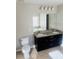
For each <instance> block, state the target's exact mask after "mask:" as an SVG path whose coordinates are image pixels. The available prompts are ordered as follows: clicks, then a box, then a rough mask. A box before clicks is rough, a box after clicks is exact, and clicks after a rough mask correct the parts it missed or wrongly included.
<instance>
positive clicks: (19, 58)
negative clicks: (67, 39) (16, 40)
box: [16, 46, 63, 59]
mask: <svg viewBox="0 0 79 59" xmlns="http://www.w3.org/2000/svg"><path fill="white" fill-rule="evenodd" d="M55 50H59V51H60V52H61V53H62V54H63V47H62V46H58V47H54V48H50V49H46V50H43V51H40V52H38V55H37V59H49V56H48V53H49V52H51V51H55ZM16 59H24V57H23V54H22V53H21V52H18V53H16Z"/></svg>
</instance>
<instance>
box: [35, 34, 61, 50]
mask: <svg viewBox="0 0 79 59" xmlns="http://www.w3.org/2000/svg"><path fill="white" fill-rule="evenodd" d="M34 38H35V39H34V40H35V45H36V49H37V51H41V50H44V49H48V48H51V47H55V46H59V45H60V44H61V43H62V34H58V35H51V36H46V37H40V38H37V37H36V36H35V37H34Z"/></svg>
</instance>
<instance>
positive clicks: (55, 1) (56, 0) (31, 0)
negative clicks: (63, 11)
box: [18, 0, 63, 5]
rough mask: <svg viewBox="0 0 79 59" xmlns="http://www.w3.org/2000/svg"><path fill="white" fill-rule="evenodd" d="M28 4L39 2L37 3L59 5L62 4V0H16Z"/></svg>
mask: <svg viewBox="0 0 79 59" xmlns="http://www.w3.org/2000/svg"><path fill="white" fill-rule="evenodd" d="M18 1H23V2H25V3H28V4H37V5H38V4H39V5H59V4H63V0H18Z"/></svg>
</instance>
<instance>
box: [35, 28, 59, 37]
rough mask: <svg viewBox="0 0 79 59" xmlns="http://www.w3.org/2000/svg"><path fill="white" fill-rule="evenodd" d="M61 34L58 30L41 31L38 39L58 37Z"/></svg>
mask: <svg viewBox="0 0 79 59" xmlns="http://www.w3.org/2000/svg"><path fill="white" fill-rule="evenodd" d="M57 34H60V32H59V31H56V30H45V31H39V32H38V33H37V34H36V36H37V37H45V36H50V35H57Z"/></svg>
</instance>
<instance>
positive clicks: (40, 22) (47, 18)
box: [33, 13, 57, 32]
mask: <svg viewBox="0 0 79 59" xmlns="http://www.w3.org/2000/svg"><path fill="white" fill-rule="evenodd" d="M56 19H57V17H56V14H46V13H40V15H39V16H33V31H34V32H35V31H40V30H49V29H52V28H56V25H57V24H56V22H57V20H56Z"/></svg>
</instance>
